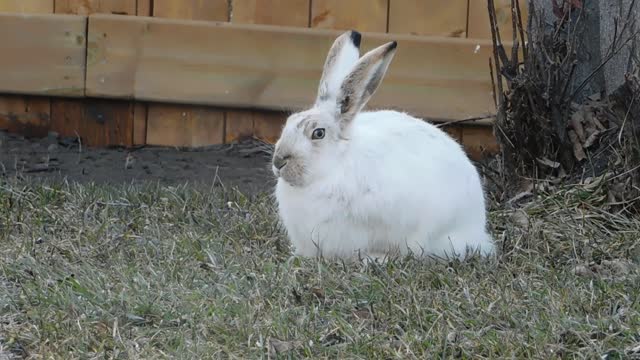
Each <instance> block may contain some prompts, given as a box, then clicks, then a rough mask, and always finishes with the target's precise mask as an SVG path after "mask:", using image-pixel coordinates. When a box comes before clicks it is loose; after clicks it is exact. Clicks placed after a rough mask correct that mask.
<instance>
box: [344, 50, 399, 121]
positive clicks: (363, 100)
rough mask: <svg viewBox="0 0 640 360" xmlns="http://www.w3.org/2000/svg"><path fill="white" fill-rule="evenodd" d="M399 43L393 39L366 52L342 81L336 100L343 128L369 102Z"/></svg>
mask: <svg viewBox="0 0 640 360" xmlns="http://www.w3.org/2000/svg"><path fill="white" fill-rule="evenodd" d="M396 47H397V43H396V42H395V41H392V42H390V43H386V44H384V45H382V46H379V47H377V48H375V49H373V50H371V51H369V52H368V53H366V54H365V55H364V56H363V57H362V58H361V59H360V60H359V61H358V62H357V63H356V65H355V66H354V67H353V69H352V70H351V72H350V73H349V74H348V75H347V77H346V78H345V79H344V81H343V82H342V85H341V87H340V91H339V93H338V98H337V102H336V106H337V112H338V118H339V119H340V125H341V127H342V128H344V127H346V126H347V125H348V124H349V123H350V122H351V120H353V118H354V117H355V116H356V114H357V113H358V112H359V111H360V110H361V109H362V108H363V107H364V106H365V105H366V104H367V101H369V99H370V98H371V96H372V95H373V94H374V93H375V91H376V89H377V88H378V85H380V83H381V82H382V78H383V77H384V74H385V73H386V71H387V69H388V68H389V63H391V60H392V59H393V55H395V53H396Z"/></svg>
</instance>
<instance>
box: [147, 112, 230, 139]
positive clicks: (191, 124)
mask: <svg viewBox="0 0 640 360" xmlns="http://www.w3.org/2000/svg"><path fill="white" fill-rule="evenodd" d="M223 134H224V112H223V111H220V110H219V109H213V108H209V107H196V106H191V105H182V106H181V105H173V104H166V105H165V104H153V106H149V118H148V120H147V144H149V145H165V146H166V145H169V146H189V147H198V146H206V145H211V144H221V143H222V142H223V141H224V138H223Z"/></svg>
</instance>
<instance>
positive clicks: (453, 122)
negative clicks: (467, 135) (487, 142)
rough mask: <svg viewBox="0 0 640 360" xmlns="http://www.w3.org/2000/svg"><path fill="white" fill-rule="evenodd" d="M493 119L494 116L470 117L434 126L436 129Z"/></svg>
mask: <svg viewBox="0 0 640 360" xmlns="http://www.w3.org/2000/svg"><path fill="white" fill-rule="evenodd" d="M494 117H495V115H483V116H476V117H471V118H466V119H460V120H452V121H446V122H442V123H439V124H436V125H435V126H436V127H443V126H447V125H454V124H461V123H468V122H473V121H478V120H485V119H491V118H494Z"/></svg>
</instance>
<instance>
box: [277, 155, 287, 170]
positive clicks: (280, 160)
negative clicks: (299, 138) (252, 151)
mask: <svg viewBox="0 0 640 360" xmlns="http://www.w3.org/2000/svg"><path fill="white" fill-rule="evenodd" d="M290 158H291V155H284V156H281V155H276V156H274V157H273V166H275V167H276V169H278V170H280V169H282V168H283V167H284V166H285V165H287V160H289V159H290Z"/></svg>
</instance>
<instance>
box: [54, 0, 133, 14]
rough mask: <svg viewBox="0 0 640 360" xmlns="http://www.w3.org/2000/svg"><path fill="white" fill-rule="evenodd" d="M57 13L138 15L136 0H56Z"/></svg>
mask: <svg viewBox="0 0 640 360" xmlns="http://www.w3.org/2000/svg"><path fill="white" fill-rule="evenodd" d="M55 1H56V13H57V14H77V15H90V14H97V13H103V14H105V13H106V14H117V15H136V13H137V9H136V0H55Z"/></svg>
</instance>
